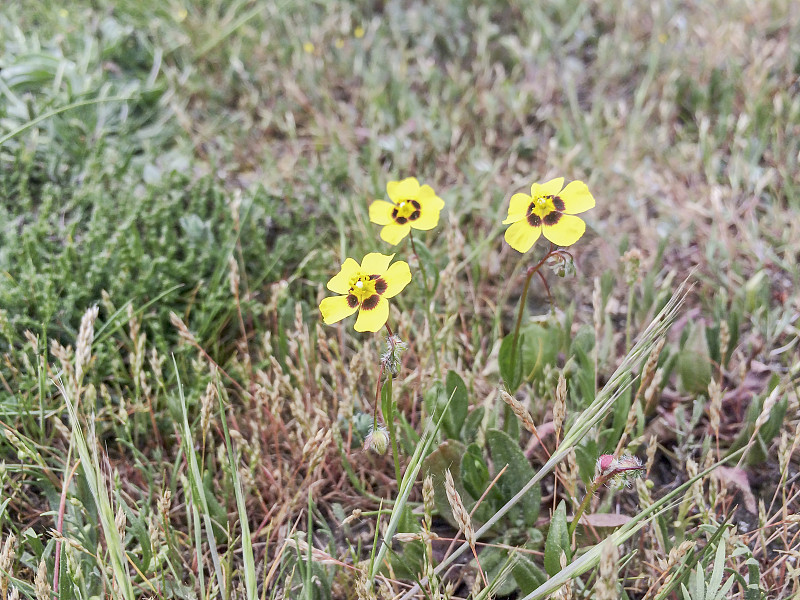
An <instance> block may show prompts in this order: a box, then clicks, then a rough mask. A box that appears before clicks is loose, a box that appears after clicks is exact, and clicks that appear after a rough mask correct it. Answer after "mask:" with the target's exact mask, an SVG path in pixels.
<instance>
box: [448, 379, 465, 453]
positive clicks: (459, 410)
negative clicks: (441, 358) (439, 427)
mask: <svg viewBox="0 0 800 600" xmlns="http://www.w3.org/2000/svg"><path fill="white" fill-rule="evenodd" d="M445 391H446V394H447V396H446V397H445V399H444V402H447V400H448V399H449V398H450V397H451V396H452V398H453V400H452V401H451V402H450V409H449V413H448V414H447V416H446V417H445V420H444V423H443V425H444V429H445V431H446V432H447V436H448V437H450V438H452V439H459V438H460V437H461V435H460V434H461V428H462V427H463V426H464V421H465V420H466V418H467V410H468V409H469V396H468V394H467V385H466V384H465V383H464V380H463V379H461V376H460V375H459V374H458V373H456V372H455V371H448V372H447V378H446V380H445Z"/></svg>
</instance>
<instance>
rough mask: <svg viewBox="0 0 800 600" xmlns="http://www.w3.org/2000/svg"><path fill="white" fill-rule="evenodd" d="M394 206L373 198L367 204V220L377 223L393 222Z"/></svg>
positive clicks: (386, 223)
mask: <svg viewBox="0 0 800 600" xmlns="http://www.w3.org/2000/svg"><path fill="white" fill-rule="evenodd" d="M395 208H396V206H395V205H394V204H392V203H391V202H386V201H385V200H375V202H373V203H372V204H370V205H369V220H370V221H372V222H373V223H377V224H378V225H388V224H389V223H393V222H394V221H393V220H392V211H393V210H394V209H395Z"/></svg>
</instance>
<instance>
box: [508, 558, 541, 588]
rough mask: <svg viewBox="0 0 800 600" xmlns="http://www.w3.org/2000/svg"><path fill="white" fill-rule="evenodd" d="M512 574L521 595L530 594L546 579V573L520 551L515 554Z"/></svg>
mask: <svg viewBox="0 0 800 600" xmlns="http://www.w3.org/2000/svg"><path fill="white" fill-rule="evenodd" d="M512 574H513V575H514V580H515V581H516V582H517V585H518V586H519V591H520V593H521V594H522V595H523V596H525V595H527V594H530V593H531V592H532V591H533V590H535V589H536V588H537V587H539V586H540V585H542V584H543V583H544V582H545V581H546V580H547V575H545V574H544V573H543V572H542V570H541V569H540V568H539V567H537V566H536V563H534V562H533V561H532V560H531V559H530V558H528V557H527V556H526V555H524V554H521V553H520V554H517V562H516V564H515V565H514V569H513V570H512Z"/></svg>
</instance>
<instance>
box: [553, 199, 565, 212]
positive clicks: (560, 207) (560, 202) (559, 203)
mask: <svg viewBox="0 0 800 600" xmlns="http://www.w3.org/2000/svg"><path fill="white" fill-rule="evenodd" d="M553 206H555V207H556V210H558V211H561V212H564V209H565V208H566V206H565V205H564V201H563V200H562V199H561V198H560V197H559V196H553Z"/></svg>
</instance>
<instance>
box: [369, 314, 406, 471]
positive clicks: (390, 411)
mask: <svg viewBox="0 0 800 600" xmlns="http://www.w3.org/2000/svg"><path fill="white" fill-rule="evenodd" d="M386 331H387V332H389V344H390V345H392V346H394V332H392V328H391V327H389V323H388V321H387V323H386ZM384 370H385V365H384V363H383V361H381V370H380V372H379V373H378V389H377V391H376V393H375V413H374V414H373V416H372V430H373V431H375V430H376V429H377V427H378V402H380V400H381V389H382V388H383V386H382V383H383V373H384ZM386 384H387V385H388V386H389V392H388V393H389V398H388V399H387V402H386V411H385V413H384V414H383V422H384V423H385V424H386V428H387V429H388V430H389V441H390V443H391V444H392V461H393V462H394V476H395V480H396V481H397V485H398V486H399V485H400V457H399V456H398V453H397V435H396V433H395V428H394V402H393V401H392V375H391V373H390V374H389V378H388V379H387V380H386ZM382 412H383V411H382Z"/></svg>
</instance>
